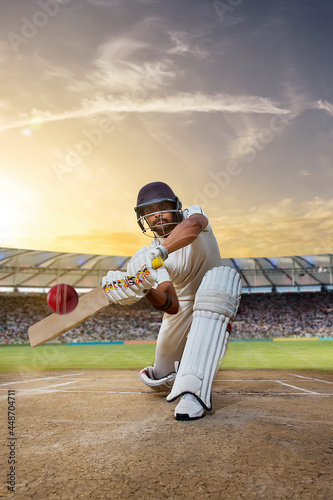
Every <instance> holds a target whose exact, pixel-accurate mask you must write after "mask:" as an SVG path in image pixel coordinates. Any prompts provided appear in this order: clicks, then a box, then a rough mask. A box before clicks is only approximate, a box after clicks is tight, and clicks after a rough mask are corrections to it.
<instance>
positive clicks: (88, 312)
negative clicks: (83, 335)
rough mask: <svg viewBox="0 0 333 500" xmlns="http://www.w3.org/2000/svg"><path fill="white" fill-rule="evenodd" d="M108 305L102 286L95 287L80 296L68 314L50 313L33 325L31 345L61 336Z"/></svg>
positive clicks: (30, 337) (30, 332)
mask: <svg viewBox="0 0 333 500" xmlns="http://www.w3.org/2000/svg"><path fill="white" fill-rule="evenodd" d="M108 305H109V301H108V298H107V296H106V294H105V292H104V290H103V288H102V286H98V287H96V288H94V290H91V292H88V293H85V294H84V295H82V296H81V297H80V298H79V303H78V305H77V306H76V308H75V309H74V311H72V312H70V313H68V314H50V316H47V317H46V318H44V319H42V320H41V321H39V322H38V323H36V324H35V325H32V326H31V327H30V328H29V330H28V334H29V340H30V345H31V347H36V346H38V345H41V344H45V342H48V341H49V340H52V339H55V338H56V337H59V336H60V335H62V334H63V333H66V332H68V330H71V329H72V328H74V327H75V326H77V325H79V324H80V323H83V321H85V320H86V319H89V318H91V316H94V315H95V314H96V313H98V312H99V311H102V309H105V308H106V307H107V306H108Z"/></svg>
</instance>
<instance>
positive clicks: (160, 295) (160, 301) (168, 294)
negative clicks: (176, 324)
mask: <svg viewBox="0 0 333 500" xmlns="http://www.w3.org/2000/svg"><path fill="white" fill-rule="evenodd" d="M146 297H147V299H148V300H149V302H150V303H151V305H152V306H153V307H154V308H155V309H158V310H159V311H163V312H166V313H168V314H177V312H178V309H179V302H178V297H177V293H176V290H175V288H174V286H173V284H172V283H171V281H164V282H163V283H161V284H160V285H158V287H157V288H155V289H154V288H151V289H150V290H149V292H148V293H147V295H146Z"/></svg>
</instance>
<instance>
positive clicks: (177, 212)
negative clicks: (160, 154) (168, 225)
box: [134, 182, 183, 237]
mask: <svg viewBox="0 0 333 500" xmlns="http://www.w3.org/2000/svg"><path fill="white" fill-rule="evenodd" d="M164 201H169V202H171V203H172V204H173V208H172V209H167V210H164V212H168V213H170V212H171V213H173V222H172V225H173V228H174V227H175V225H177V224H179V222H181V221H182V220H183V213H182V203H181V201H180V199H179V198H178V196H176V195H175V193H174V192H173V190H172V189H171V187H170V186H168V185H167V184H165V183H164V182H151V183H149V184H146V185H145V186H143V187H142V188H141V189H140V191H139V194H138V199H137V203H136V207H135V208H134V210H135V212H136V217H137V222H138V224H139V227H140V229H141V231H142V232H143V233H144V234H145V233H146V232H147V230H149V229H150V230H151V231H152V232H153V236H155V237H156V236H157V235H156V233H155V231H154V230H153V229H152V227H151V226H150V224H149V223H148V220H147V218H146V215H151V214H153V213H157V212H154V211H153V210H152V212H151V213H149V212H148V214H147V210H146V209H147V207H149V206H150V205H155V204H156V203H162V202H164ZM159 213H161V214H162V213H163V210H159ZM173 228H172V229H173ZM172 229H171V230H172ZM171 230H170V231H168V233H165V236H166V235H167V234H169V233H170V232H171Z"/></svg>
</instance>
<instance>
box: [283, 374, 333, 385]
mask: <svg viewBox="0 0 333 500" xmlns="http://www.w3.org/2000/svg"><path fill="white" fill-rule="evenodd" d="M290 375H291V376H292V377H300V378H306V379H308V380H316V381H317V382H324V384H333V382H329V381H328V380H321V379H319V378H313V377H304V376H303V375H293V374H292V373H291V374H290Z"/></svg>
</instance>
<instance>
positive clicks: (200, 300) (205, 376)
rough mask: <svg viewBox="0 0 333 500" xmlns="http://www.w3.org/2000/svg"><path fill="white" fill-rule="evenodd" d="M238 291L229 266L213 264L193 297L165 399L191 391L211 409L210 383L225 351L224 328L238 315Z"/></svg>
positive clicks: (238, 282) (238, 284)
mask: <svg viewBox="0 0 333 500" xmlns="http://www.w3.org/2000/svg"><path fill="white" fill-rule="evenodd" d="M241 290H242V284H241V278H240V275H239V274H238V273H237V271H236V270H235V269H233V268H231V267H224V266H221V267H214V268H213V269H211V270H210V271H208V272H207V273H206V274H205V276H204V278H203V280H202V282H201V285H200V286H199V288H198V291H197V294H196V297H195V302H194V307H193V311H194V312H193V320H192V325H191V329H190V332H189V334H188V339H187V342H186V345H185V349H184V352H183V356H182V359H181V363H180V367H179V370H178V373H177V376H176V379H175V382H174V385H173V389H172V391H171V392H170V394H169V395H168V396H167V401H169V402H171V401H174V400H175V399H177V398H178V397H179V396H181V395H182V394H185V393H191V394H194V396H196V398H197V399H198V400H199V401H200V403H201V404H202V405H203V406H204V408H205V409H206V410H211V409H212V403H211V389H212V384H213V380H214V377H215V374H216V372H217V370H218V368H219V365H220V363H221V361H222V359H223V357H224V355H225V353H226V350H227V345H228V340H229V332H228V330H227V328H228V325H229V323H230V321H231V320H233V319H234V318H235V316H236V314H237V310H238V306H239V301H240V295H241Z"/></svg>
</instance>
